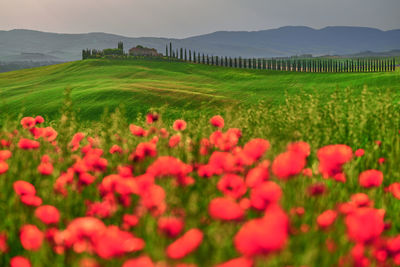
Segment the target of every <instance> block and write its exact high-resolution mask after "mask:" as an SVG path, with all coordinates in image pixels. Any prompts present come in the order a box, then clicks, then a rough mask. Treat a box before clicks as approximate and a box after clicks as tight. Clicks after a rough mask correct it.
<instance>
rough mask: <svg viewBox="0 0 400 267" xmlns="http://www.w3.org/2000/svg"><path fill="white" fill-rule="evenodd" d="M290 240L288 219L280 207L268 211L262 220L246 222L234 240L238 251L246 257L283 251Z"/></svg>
mask: <svg viewBox="0 0 400 267" xmlns="http://www.w3.org/2000/svg"><path fill="white" fill-rule="evenodd" d="M287 239H288V218H287V215H286V214H285V213H284V212H283V211H282V210H281V209H280V208H279V207H278V206H273V207H270V208H268V209H267V211H266V212H265V215H264V217H263V218H261V219H253V220H250V221H248V222H246V223H245V224H244V225H243V226H242V228H240V230H239V232H238V233H237V234H236V236H235V238H234V245H235V247H236V249H237V250H238V251H239V252H240V253H241V254H243V255H245V256H256V255H262V254H269V253H272V252H275V251H279V250H281V249H282V248H283V247H284V245H285V244H286V242H287Z"/></svg>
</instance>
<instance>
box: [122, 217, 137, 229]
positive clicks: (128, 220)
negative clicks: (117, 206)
mask: <svg viewBox="0 0 400 267" xmlns="http://www.w3.org/2000/svg"><path fill="white" fill-rule="evenodd" d="M122 221H123V225H124V228H125V229H129V228H130V227H135V226H136V225H137V224H138V223H139V217H138V216H136V215H133V214H124V216H123V217H122Z"/></svg>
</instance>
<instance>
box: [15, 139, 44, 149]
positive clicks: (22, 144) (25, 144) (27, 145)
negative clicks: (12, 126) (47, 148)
mask: <svg viewBox="0 0 400 267" xmlns="http://www.w3.org/2000/svg"><path fill="white" fill-rule="evenodd" d="M39 146H40V144H39V142H37V141H34V140H30V139H26V138H21V139H20V140H19V142H18V147H19V148H20V149H25V150H28V149H37V148H39Z"/></svg>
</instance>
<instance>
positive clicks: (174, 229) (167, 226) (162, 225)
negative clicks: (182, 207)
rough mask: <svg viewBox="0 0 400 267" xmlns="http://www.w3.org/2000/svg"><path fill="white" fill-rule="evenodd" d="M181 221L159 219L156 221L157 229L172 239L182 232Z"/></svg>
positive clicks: (169, 218) (178, 219)
mask: <svg viewBox="0 0 400 267" xmlns="http://www.w3.org/2000/svg"><path fill="white" fill-rule="evenodd" d="M183 226H184V223H183V220H182V219H180V218H176V217H161V218H160V219H158V229H159V230H160V231H161V232H162V233H164V234H165V235H167V236H168V237H171V238H174V237H176V236H177V235H179V234H180V232H181V231H182V230H183Z"/></svg>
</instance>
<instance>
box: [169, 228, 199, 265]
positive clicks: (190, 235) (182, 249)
mask: <svg viewBox="0 0 400 267" xmlns="http://www.w3.org/2000/svg"><path fill="white" fill-rule="evenodd" d="M202 241H203V233H202V232H201V231H200V230H199V229H196V228H193V229H190V230H189V231H187V232H186V233H185V234H184V235H183V236H181V237H180V238H178V239H177V240H175V241H174V242H173V243H172V244H170V245H169V246H168V247H167V250H166V252H167V256H168V257H169V258H171V259H182V258H184V257H185V256H186V255H188V254H189V253H191V252H193V251H194V250H196V249H197V248H198V247H199V246H200V244H201V242H202Z"/></svg>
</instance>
